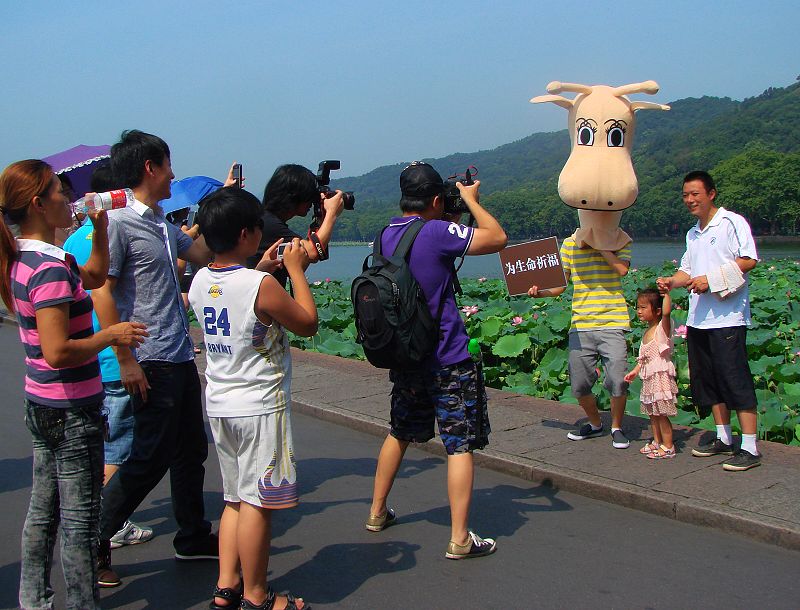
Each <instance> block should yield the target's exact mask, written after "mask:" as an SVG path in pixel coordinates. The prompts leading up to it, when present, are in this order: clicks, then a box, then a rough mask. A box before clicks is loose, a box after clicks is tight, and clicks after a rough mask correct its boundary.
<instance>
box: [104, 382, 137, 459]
mask: <svg viewBox="0 0 800 610" xmlns="http://www.w3.org/2000/svg"><path fill="white" fill-rule="evenodd" d="M103 389H104V390H105V391H106V398H105V400H103V409H104V410H105V413H106V416H107V417H108V438H107V439H106V444H105V456H106V465H108V464H111V465H114V466H119V465H120V464H122V462H124V461H125V460H127V459H128V456H129V455H130V454H131V446H132V445H133V426H134V419H133V403H132V401H131V395H130V394H128V391H127V390H126V389H125V387H124V386H123V385H122V382H120V381H110V382H108V383H106V382H103Z"/></svg>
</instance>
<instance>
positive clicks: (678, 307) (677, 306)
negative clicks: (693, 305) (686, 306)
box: [674, 305, 682, 309]
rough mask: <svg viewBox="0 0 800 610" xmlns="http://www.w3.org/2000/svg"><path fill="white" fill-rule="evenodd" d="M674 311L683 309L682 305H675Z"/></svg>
mask: <svg viewBox="0 0 800 610" xmlns="http://www.w3.org/2000/svg"><path fill="white" fill-rule="evenodd" d="M674 309H682V307H681V306H680V305H675V307H674Z"/></svg>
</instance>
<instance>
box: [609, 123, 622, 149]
mask: <svg viewBox="0 0 800 610" xmlns="http://www.w3.org/2000/svg"><path fill="white" fill-rule="evenodd" d="M606 136H607V138H608V147H609V148H617V147H619V146H623V145H624V144H625V130H624V129H623V128H622V127H612V128H611V129H609V130H608V131H607V132H606Z"/></svg>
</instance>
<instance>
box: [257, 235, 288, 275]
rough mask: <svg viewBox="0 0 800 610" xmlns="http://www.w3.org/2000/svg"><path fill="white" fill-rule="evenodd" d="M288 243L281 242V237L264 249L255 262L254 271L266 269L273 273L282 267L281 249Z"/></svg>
mask: <svg viewBox="0 0 800 610" xmlns="http://www.w3.org/2000/svg"><path fill="white" fill-rule="evenodd" d="M287 245H288V244H285V243H283V238H282V237H281V238H279V239H278V240H276V241H275V243H274V244H272V245H271V246H270V247H269V248H267V249H266V250H265V251H264V256H262V257H261V260H260V261H258V264H256V267H255V269H256V271H266V272H267V273H275V272H276V271H277V270H278V269H280V268H281V267H283V251H284V249H285V248H286V246H287Z"/></svg>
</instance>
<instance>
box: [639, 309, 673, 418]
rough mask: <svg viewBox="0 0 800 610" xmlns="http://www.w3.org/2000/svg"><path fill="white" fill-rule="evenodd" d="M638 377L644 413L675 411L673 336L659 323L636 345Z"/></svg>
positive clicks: (667, 413)
mask: <svg viewBox="0 0 800 610" xmlns="http://www.w3.org/2000/svg"><path fill="white" fill-rule="evenodd" d="M638 360H639V364H640V368H639V377H640V378H641V380H642V393H641V396H640V401H641V404H642V413H644V414H645V415H668V416H674V415H677V414H678V408H677V396H678V385H677V383H676V382H675V378H676V373H675V364H674V363H673V362H672V338H671V337H667V335H666V334H665V333H664V328H663V327H662V326H661V324H658V325H657V326H656V329H655V333H654V335H653V338H652V339H651V340H650V341H648V342H647V343H644V342H642V345H641V346H640V347H639V358H638Z"/></svg>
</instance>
